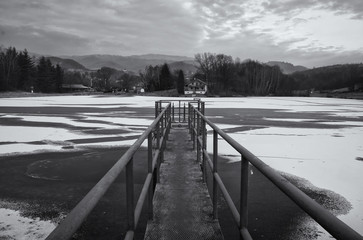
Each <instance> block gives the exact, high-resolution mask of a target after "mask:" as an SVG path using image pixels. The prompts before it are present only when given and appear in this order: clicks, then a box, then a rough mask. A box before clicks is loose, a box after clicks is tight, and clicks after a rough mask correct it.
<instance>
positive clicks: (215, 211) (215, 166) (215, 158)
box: [213, 130, 218, 219]
mask: <svg viewBox="0 0 363 240" xmlns="http://www.w3.org/2000/svg"><path fill="white" fill-rule="evenodd" d="M215 173H218V133H217V131H216V130H213V176H214V174H215ZM213 218H214V219H217V218H218V183H217V180H216V179H215V178H214V177H213Z"/></svg>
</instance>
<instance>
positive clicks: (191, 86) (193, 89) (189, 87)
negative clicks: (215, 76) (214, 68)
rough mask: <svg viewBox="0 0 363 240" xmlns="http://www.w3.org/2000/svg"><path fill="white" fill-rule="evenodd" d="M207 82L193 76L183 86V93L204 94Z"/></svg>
mask: <svg viewBox="0 0 363 240" xmlns="http://www.w3.org/2000/svg"><path fill="white" fill-rule="evenodd" d="M207 89H208V87H207V83H205V82H203V81H202V80H200V79H198V78H194V79H193V80H191V81H190V82H189V83H188V84H186V85H185V86H184V94H185V95H196V94H200V95H204V94H206V93H207Z"/></svg>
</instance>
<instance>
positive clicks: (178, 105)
mask: <svg viewBox="0 0 363 240" xmlns="http://www.w3.org/2000/svg"><path fill="white" fill-rule="evenodd" d="M199 102H201V101H200V99H199V98H194V99H181V100H175V99H171V100H159V101H156V102H155V114H156V113H158V112H160V111H161V109H163V104H169V103H170V104H171V121H172V122H173V123H186V122H188V118H189V111H188V104H198V103H199Z"/></svg>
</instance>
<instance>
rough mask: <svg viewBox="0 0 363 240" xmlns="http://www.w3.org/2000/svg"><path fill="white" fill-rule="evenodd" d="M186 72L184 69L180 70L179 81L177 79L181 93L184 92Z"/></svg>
mask: <svg viewBox="0 0 363 240" xmlns="http://www.w3.org/2000/svg"><path fill="white" fill-rule="evenodd" d="M184 82H185V80H184V72H183V70H179V71H178V81H177V90H178V93H179V94H184V85H185V83H184Z"/></svg>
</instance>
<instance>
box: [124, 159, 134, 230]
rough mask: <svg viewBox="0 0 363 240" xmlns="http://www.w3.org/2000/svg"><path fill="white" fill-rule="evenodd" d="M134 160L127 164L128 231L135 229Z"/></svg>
mask: <svg viewBox="0 0 363 240" xmlns="http://www.w3.org/2000/svg"><path fill="white" fill-rule="evenodd" d="M133 166H134V158H133V157H131V159H130V161H129V162H128V163H127V164H126V208H127V210H126V211H127V226H128V230H129V231H130V230H131V231H133V230H134V228H135V218H134V173H133V168H134V167H133Z"/></svg>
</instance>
